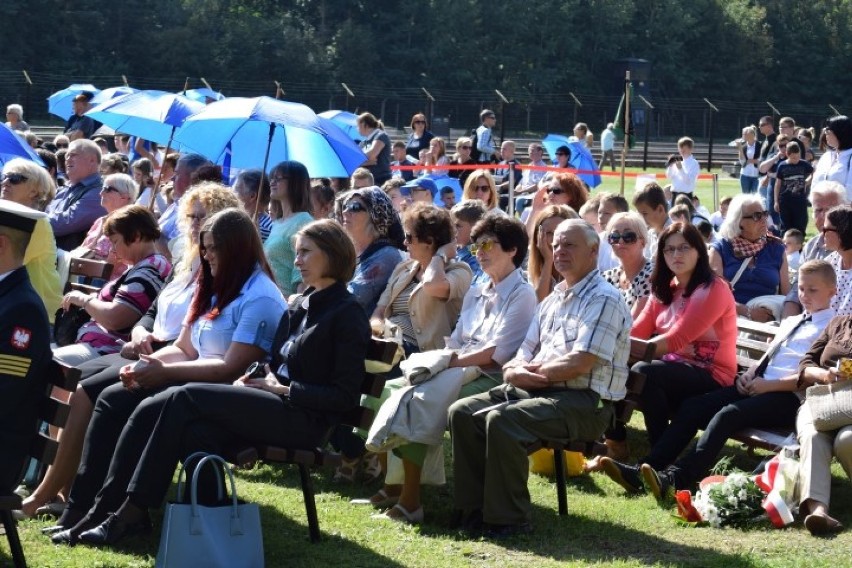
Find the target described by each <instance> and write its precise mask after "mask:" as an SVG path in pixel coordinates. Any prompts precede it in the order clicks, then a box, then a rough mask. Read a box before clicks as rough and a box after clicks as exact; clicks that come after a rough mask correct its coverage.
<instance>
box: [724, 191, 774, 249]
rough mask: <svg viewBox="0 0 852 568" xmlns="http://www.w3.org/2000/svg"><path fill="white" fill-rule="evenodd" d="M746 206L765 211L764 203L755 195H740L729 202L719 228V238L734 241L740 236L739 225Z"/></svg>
mask: <svg viewBox="0 0 852 568" xmlns="http://www.w3.org/2000/svg"><path fill="white" fill-rule="evenodd" d="M747 205H760V206H761V207H762V208H763V209H764V210H765V209H766V202H764V201H763V198H762V197H761V196H760V195H758V194H756V193H741V194H739V195H737V196H736V197H734V198H733V199H732V200H731V204H730V205H728V214H727V215H725V222H724V223H722V226H721V227H720V228H719V236H721V237H722V238H723V239H735V238H737V237H739V236H740V231H741V229H740V224H741V223H742V222H743V209H745V207H746V206H747Z"/></svg>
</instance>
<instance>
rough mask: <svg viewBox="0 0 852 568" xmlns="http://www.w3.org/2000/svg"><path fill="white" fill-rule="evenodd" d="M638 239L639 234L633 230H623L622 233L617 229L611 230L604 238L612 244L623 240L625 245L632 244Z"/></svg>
mask: <svg viewBox="0 0 852 568" xmlns="http://www.w3.org/2000/svg"><path fill="white" fill-rule="evenodd" d="M638 239H639V235H637V234H636V233H635V232H634V231H624V232H623V233H619V232H618V231H613V232H611V233H610V234H609V236H608V237H607V238H606V240H607V241H609V244H611V245H614V244H616V243H618V242H619V241H624V244H626V245H632V244H633V243H635V242H636V241H637V240H638Z"/></svg>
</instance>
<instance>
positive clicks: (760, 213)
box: [743, 211, 769, 223]
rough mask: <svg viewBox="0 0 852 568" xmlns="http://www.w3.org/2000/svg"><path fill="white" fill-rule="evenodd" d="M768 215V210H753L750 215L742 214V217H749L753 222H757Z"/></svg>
mask: <svg viewBox="0 0 852 568" xmlns="http://www.w3.org/2000/svg"><path fill="white" fill-rule="evenodd" d="M767 217H769V211H755V212H754V213H752V214H751V215H743V219H751V220H752V221H754V222H755V223H759V222H761V221H763V220H764V219H766V218H767Z"/></svg>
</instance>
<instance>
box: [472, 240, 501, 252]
mask: <svg viewBox="0 0 852 568" xmlns="http://www.w3.org/2000/svg"><path fill="white" fill-rule="evenodd" d="M496 244H497V241H482V242H478V243H473V244H472V245H470V252H471V253H473V254H477V253H479V251H482V252H488V251H490V250H491V249H492V248H494V245H496Z"/></svg>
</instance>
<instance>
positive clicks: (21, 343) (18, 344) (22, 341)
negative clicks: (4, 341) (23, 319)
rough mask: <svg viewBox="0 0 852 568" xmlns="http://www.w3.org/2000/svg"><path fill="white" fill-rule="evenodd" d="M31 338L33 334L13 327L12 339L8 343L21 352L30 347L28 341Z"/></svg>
mask: <svg viewBox="0 0 852 568" xmlns="http://www.w3.org/2000/svg"><path fill="white" fill-rule="evenodd" d="M32 338H33V332H32V331H30V330H29V329H27V328H25V327H17V326H16V327H15V328H14V329H12V338H11V340H10V343H11V344H12V347H14V348H15V349H19V350H21V351H23V350H24V349H26V348H28V347H29V346H30V340H32Z"/></svg>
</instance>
